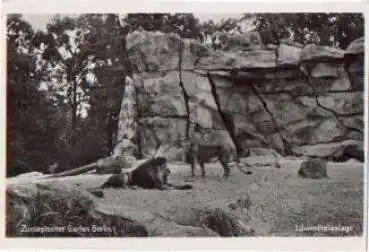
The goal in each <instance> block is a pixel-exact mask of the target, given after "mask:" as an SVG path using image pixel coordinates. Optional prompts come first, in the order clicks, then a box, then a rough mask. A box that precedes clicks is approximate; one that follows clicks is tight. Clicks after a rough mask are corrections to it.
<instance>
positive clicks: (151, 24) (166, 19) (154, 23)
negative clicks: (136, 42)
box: [124, 13, 202, 39]
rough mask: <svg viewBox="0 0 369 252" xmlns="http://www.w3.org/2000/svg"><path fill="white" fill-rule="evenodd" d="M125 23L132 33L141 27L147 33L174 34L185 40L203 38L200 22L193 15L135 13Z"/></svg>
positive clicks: (127, 17)
mask: <svg viewBox="0 0 369 252" xmlns="http://www.w3.org/2000/svg"><path fill="white" fill-rule="evenodd" d="M124 21H125V22H126V23H127V24H128V25H129V27H130V30H131V31H133V30H137V29H139V28H140V27H141V29H144V30H146V31H162V32H166V33H168V32H174V33H177V34H179V35H180V36H181V37H183V38H195V39H198V38H202V35H201V33H200V32H201V30H200V25H199V20H198V19H197V18H195V16H194V15H193V14H192V13H176V14H170V13H153V14H147V13H134V14H127V16H126V17H125V18H124Z"/></svg>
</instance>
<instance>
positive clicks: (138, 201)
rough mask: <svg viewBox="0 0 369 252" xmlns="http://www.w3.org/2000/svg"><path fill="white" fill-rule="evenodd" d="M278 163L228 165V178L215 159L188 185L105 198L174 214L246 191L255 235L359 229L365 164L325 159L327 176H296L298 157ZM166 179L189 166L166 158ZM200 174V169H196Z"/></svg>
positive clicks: (112, 192) (177, 179)
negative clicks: (247, 167) (247, 168)
mask: <svg viewBox="0 0 369 252" xmlns="http://www.w3.org/2000/svg"><path fill="white" fill-rule="evenodd" d="M280 164H281V168H280V169H277V168H274V167H258V168H252V170H253V174H252V175H248V176H247V175H245V174H243V173H241V172H240V171H238V170H237V169H236V168H233V169H232V173H231V177H230V179H229V180H228V181H223V179H222V178H221V175H222V168H221V166H220V164H218V163H214V164H212V163H209V164H206V170H207V178H206V179H205V180H203V179H202V178H201V177H200V176H198V177H197V179H196V180H195V181H194V182H192V183H190V184H192V185H193V187H194V189H193V190H190V191H177V190H171V191H159V190H142V189H139V190H130V189H106V190H105V191H104V193H105V196H104V199H103V201H104V202H107V203H112V204H116V205H130V206H133V207H137V208H138V209H141V210H145V211H149V212H152V213H160V214H161V215H163V216H166V217H168V218H171V217H173V216H174V215H175V214H176V212H177V211H178V209H180V208H183V207H187V208H188V207H194V208H203V207H205V206H223V207H226V206H227V205H228V204H229V203H231V202H234V201H235V200H237V199H238V198H242V197H244V196H245V195H246V194H249V196H250V198H251V201H252V205H251V208H250V209H249V215H250V216H251V221H249V222H248V225H250V226H251V227H252V228H253V229H254V230H255V235H257V236H264V235H268V236H271V235H273V236H306V235H307V236H309V235H314V236H315V235H322V236H327V235H330V236H332V235H333V236H344V235H361V233H362V222H363V195H364V192H363V177H364V176H363V175H364V173H363V164H362V163H329V164H328V175H329V179H321V180H309V179H301V178H299V177H298V176H297V171H298V169H299V167H300V164H301V161H296V160H294V161H293V160H280ZM169 167H170V169H171V170H172V174H171V176H170V178H169V180H170V181H171V182H173V183H179V184H184V183H186V182H185V181H184V180H185V178H186V177H187V176H188V175H189V174H190V167H189V166H188V165H184V164H169ZM198 174H200V172H199V171H198ZM318 225H325V226H350V227H352V231H350V232H342V231H341V232H327V231H325V232H307V231H304V232H302V231H298V230H296V228H298V227H302V226H304V227H309V226H318Z"/></svg>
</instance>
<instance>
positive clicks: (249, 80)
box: [5, 9, 366, 243]
mask: <svg viewBox="0 0 369 252" xmlns="http://www.w3.org/2000/svg"><path fill="white" fill-rule="evenodd" d="M117 11H118V10H117ZM244 11H247V9H245V10H244ZM364 26H365V22H364V14H363V13H360V12H286V13H284V12H244V13H243V12H242V10H241V9H240V13H238V14H237V13H231V14H229V13H228V14H227V13H208V14H207V13H206V12H205V13H196V12H191V13H190V12H184V13H182V12H162V13H161V12H160V13H159V12H151V13H150V12H142V13H141V12H135V13H133V12H132V13H123V12H122V13H71V14H65V13H60V14H58V13H50V14H45V13H42V14H27V13H8V14H7V15H6V52H7V57H6V97H7V100H6V117H7V119H6V138H7V140H6V174H5V176H6V179H5V183H6V186H5V187H6V201H5V208H6V213H5V218H6V220H5V235H6V237H8V238H20V237H21V238H31V237H38V238H44V237H53V238H62V237H80V238H96V237H121V238H123V237H207V238H209V237H214V238H226V237H228V238H229V237H244V238H246V239H249V238H257V237H310V238H311V237H362V236H363V235H364V229H365V225H364V215H365V213H364V202H365V200H364V183H365V180H364V176H365V172H364V159H365V151H364V131H365V123H364V121H365V120H364V107H365V106H364V97H365V94H364V86H365V85H364V80H365V73H364V72H365V70H364V54H365V49H364V44H365V39H364V30H365V28H364ZM365 211H366V210H365ZM85 242H87V243H88V240H85Z"/></svg>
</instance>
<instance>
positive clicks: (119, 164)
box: [49, 156, 136, 178]
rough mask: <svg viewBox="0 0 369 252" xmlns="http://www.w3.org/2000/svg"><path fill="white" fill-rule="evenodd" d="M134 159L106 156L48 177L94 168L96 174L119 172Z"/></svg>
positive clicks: (75, 173)
mask: <svg viewBox="0 0 369 252" xmlns="http://www.w3.org/2000/svg"><path fill="white" fill-rule="evenodd" d="M135 161H136V159H135V158H134V157H128V156H108V157H106V158H101V159H99V160H97V161H96V162H94V163H91V164H87V165H84V166H80V167H77V168H74V169H72V170H68V171H65V172H61V173H57V174H53V175H50V176H49V178H57V177H65V176H75V175H79V174H82V173H86V172H89V171H92V170H96V173H98V174H120V173H122V169H127V168H131V167H132V166H133V165H134V164H135Z"/></svg>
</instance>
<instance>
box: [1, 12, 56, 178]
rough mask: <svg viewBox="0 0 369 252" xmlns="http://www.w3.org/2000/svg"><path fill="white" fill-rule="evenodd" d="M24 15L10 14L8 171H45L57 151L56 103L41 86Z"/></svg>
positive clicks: (31, 31)
mask: <svg viewBox="0 0 369 252" xmlns="http://www.w3.org/2000/svg"><path fill="white" fill-rule="evenodd" d="M33 36H34V31H33V29H32V27H31V25H30V24H29V23H27V22H26V21H24V19H23V18H22V16H21V15H9V16H8V18H7V167H8V169H7V175H8V176H13V175H17V174H19V173H22V172H27V171H31V170H38V171H42V172H44V171H46V169H47V166H48V165H49V164H50V163H51V162H52V159H53V155H54V153H55V152H54V150H55V146H54V141H53V138H54V135H55V134H56V131H57V124H56V123H55V121H53V120H52V115H53V114H54V112H55V107H54V106H53V104H52V103H51V102H50V101H49V99H48V98H47V93H46V92H45V91H42V90H40V85H39V84H40V79H41V77H42V76H41V75H40V73H38V72H37V70H36V68H37V66H36V63H35V55H34V54H33V48H32V43H31V42H32V38H33Z"/></svg>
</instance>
